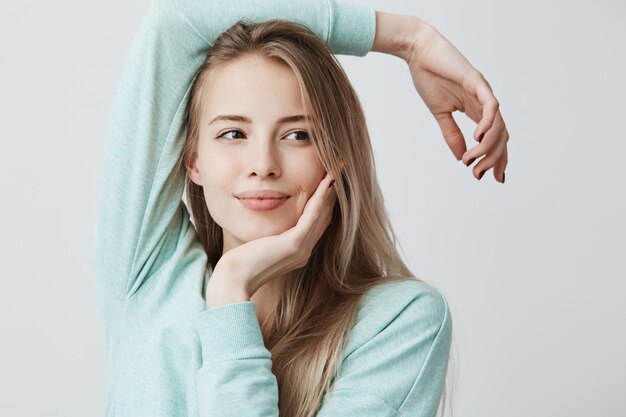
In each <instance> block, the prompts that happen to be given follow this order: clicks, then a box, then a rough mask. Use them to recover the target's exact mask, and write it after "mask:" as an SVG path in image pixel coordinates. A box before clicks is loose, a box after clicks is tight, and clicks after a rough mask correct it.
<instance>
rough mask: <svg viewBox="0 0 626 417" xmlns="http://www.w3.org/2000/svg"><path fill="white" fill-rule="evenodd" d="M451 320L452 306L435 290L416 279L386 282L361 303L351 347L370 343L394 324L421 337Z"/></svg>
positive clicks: (369, 293)
mask: <svg viewBox="0 0 626 417" xmlns="http://www.w3.org/2000/svg"><path fill="white" fill-rule="evenodd" d="M450 320H451V319H450V311H449V308H448V303H447V301H446V299H445V297H444V296H443V294H442V293H441V292H440V291H439V290H438V289H436V288H435V287H434V286H432V285H430V284H427V283H425V282H422V281H418V280H416V279H411V280H403V281H395V282H385V283H383V284H380V285H377V286H375V287H373V288H371V289H370V290H369V291H368V292H367V293H366V294H365V296H364V297H363V299H362V300H361V305H360V308H359V311H358V313H357V317H356V321H355V324H354V326H353V328H352V330H351V333H350V343H349V345H351V346H352V349H354V348H356V347H358V346H360V345H362V344H364V343H367V342H368V341H369V340H370V339H372V338H373V337H375V336H376V335H377V334H379V333H380V332H382V331H383V330H384V329H385V328H387V327H388V326H389V325H390V323H392V322H395V323H396V324H398V322H401V324H400V327H401V328H406V329H415V331H416V332H418V333H419V332H420V331H421V330H423V329H426V328H430V327H432V326H437V327H439V326H443V325H444V324H445V322H447V321H448V322H449V321H450ZM411 331H413V330H411ZM349 350H351V348H348V352H346V353H349Z"/></svg>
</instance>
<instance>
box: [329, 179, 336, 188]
mask: <svg viewBox="0 0 626 417" xmlns="http://www.w3.org/2000/svg"><path fill="white" fill-rule="evenodd" d="M334 183H335V180H331V181H330V184H328V188H330V187H332V186H333V184H334Z"/></svg>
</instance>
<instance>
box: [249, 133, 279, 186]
mask: <svg viewBox="0 0 626 417" xmlns="http://www.w3.org/2000/svg"><path fill="white" fill-rule="evenodd" d="M260 142H262V143H259V144H258V146H255V147H253V148H254V149H253V151H252V155H250V161H251V163H250V174H251V175H253V174H256V175H258V176H260V177H263V178H265V177H267V176H270V175H273V176H274V177H277V176H280V173H281V170H280V161H279V158H280V156H279V154H278V150H277V149H276V145H275V144H274V143H270V142H272V141H260Z"/></svg>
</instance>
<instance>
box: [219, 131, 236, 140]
mask: <svg viewBox="0 0 626 417" xmlns="http://www.w3.org/2000/svg"><path fill="white" fill-rule="evenodd" d="M228 133H237V134H241V131H240V130H228V131H226V132H224V133H222V134H221V135H219V136H218V138H224V139H240V138H232V137H226V135H227V134H228Z"/></svg>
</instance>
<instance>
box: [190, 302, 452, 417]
mask: <svg viewBox="0 0 626 417" xmlns="http://www.w3.org/2000/svg"><path fill="white" fill-rule="evenodd" d="M375 314H378V313H375ZM195 326H196V330H197V332H198V334H199V337H200V340H201V346H202V367H201V368H200V370H199V371H198V373H197V375H196V378H197V379H196V381H197V389H198V403H199V410H200V416H201V417H209V416H212V417H230V416H233V417H234V416H243V415H245V416H249V417H278V386H277V382H276V378H275V376H274V374H273V373H272V372H271V369H272V361H271V353H270V352H269V351H268V350H267V349H266V348H265V346H264V344H263V337H262V334H261V330H260V327H259V324H258V320H257V318H256V314H255V305H254V303H252V302H249V301H244V302H239V303H233V304H227V305H223V306H219V307H215V308H212V309H208V310H205V311H204V312H202V313H201V314H199V315H198V316H197V317H196V323H195ZM366 327H367V326H366ZM370 327H371V326H370ZM215 335H219V337H215ZM451 337H452V322H451V319H450V313H449V309H448V305H447V302H446V301H445V299H444V298H443V296H442V295H441V294H440V293H439V292H438V291H436V290H433V291H428V292H423V293H420V295H419V296H417V297H416V298H415V299H413V300H412V301H411V302H410V303H409V304H408V305H407V306H406V307H405V308H404V309H402V310H401V312H400V313H399V314H397V315H396V317H395V318H394V319H393V320H392V321H391V322H390V323H388V324H387V325H386V326H383V328H382V330H380V331H379V332H377V333H376V334H375V336H373V337H371V338H368V340H367V341H366V342H365V343H363V344H361V345H360V346H359V347H358V348H357V349H355V350H354V351H352V352H350V353H349V354H348V355H347V356H346V357H345V358H344V359H343V361H342V363H341V366H340V370H339V376H338V377H337V378H336V379H335V380H334V381H333V383H332V384H331V386H330V389H329V391H328V392H327V393H326V394H325V395H324V396H323V397H322V402H321V404H320V409H319V411H318V413H317V414H316V416H317V417H392V416H394V417H399V416H413V417H433V416H435V415H436V413H437V409H438V406H439V402H440V399H441V393H442V389H443V386H444V383H445V376H446V372H447V367H448V357H449V352H450V344H451Z"/></svg>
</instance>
